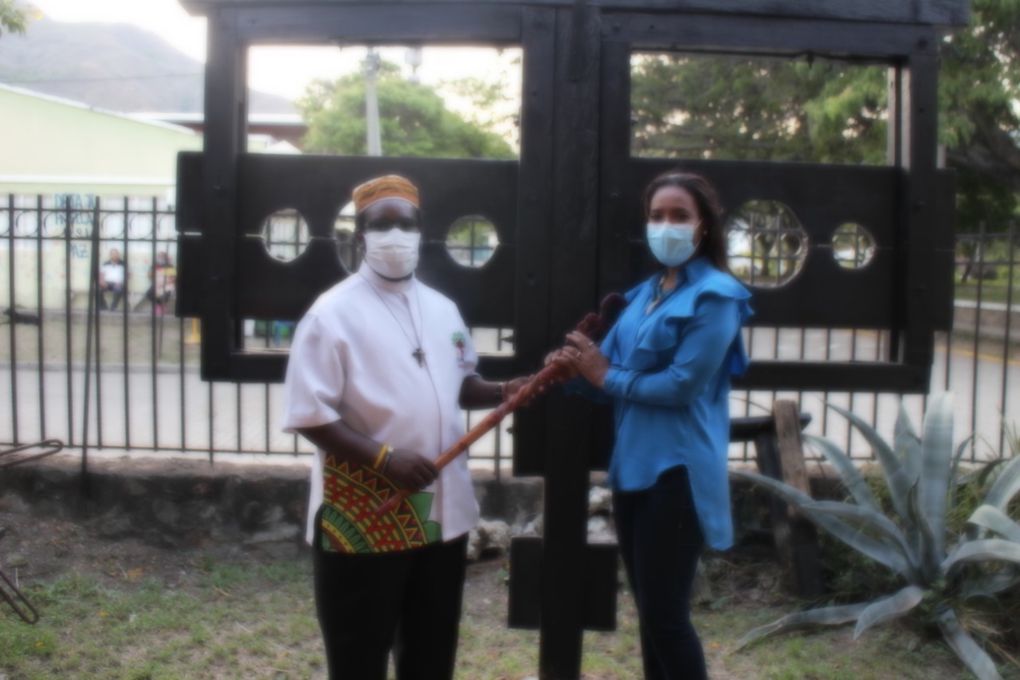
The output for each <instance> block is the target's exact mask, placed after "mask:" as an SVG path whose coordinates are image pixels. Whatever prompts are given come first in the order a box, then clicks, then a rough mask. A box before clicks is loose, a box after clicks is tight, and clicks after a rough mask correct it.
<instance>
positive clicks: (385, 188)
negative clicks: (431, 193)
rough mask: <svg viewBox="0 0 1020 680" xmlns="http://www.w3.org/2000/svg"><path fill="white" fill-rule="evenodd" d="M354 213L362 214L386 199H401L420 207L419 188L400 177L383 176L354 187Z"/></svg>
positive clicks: (352, 194)
mask: <svg viewBox="0 0 1020 680" xmlns="http://www.w3.org/2000/svg"><path fill="white" fill-rule="evenodd" d="M351 196H352V197H353V198H354V211H355V212H357V213H361V212H362V211H364V210H365V208H367V207H368V206H370V205H372V204H373V203H375V202H377V201H381V200H383V199H384V198H400V199H403V200H405V201H407V202H408V203H410V204H411V205H413V206H414V207H415V208H417V207H419V205H418V187H416V186H415V185H413V184H411V181H410V180H408V179H407V178H405V177H401V176H400V175H383V176H382V177H376V178H375V179H370V180H368V181H367V182H365V183H364V184H359V185H358V186H356V187H354V191H352V192H351Z"/></svg>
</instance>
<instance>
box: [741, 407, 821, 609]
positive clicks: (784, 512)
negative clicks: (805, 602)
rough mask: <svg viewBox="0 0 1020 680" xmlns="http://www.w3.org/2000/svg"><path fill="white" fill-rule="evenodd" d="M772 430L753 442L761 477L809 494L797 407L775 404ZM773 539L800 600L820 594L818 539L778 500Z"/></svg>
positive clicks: (773, 512) (773, 511)
mask: <svg viewBox="0 0 1020 680" xmlns="http://www.w3.org/2000/svg"><path fill="white" fill-rule="evenodd" d="M772 416H773V420H774V422H775V430H774V431H772V432H768V431H766V432H762V433H761V434H759V435H758V437H757V438H756V439H755V450H756V452H757V461H758V469H759V470H760V471H761V473H762V474H763V475H767V476H769V477H772V478H774V479H779V480H781V481H783V482H786V483H787V484H789V485H790V486H792V487H794V488H796V489H799V490H801V491H803V492H804V493H807V494H810V493H811V488H810V484H809V481H808V474H807V468H806V466H805V465H804V448H803V442H802V441H801V436H800V430H801V426H802V425H801V418H800V413H799V411H798V409H797V404H796V403H795V402H792V401H787V400H782V399H780V400H776V401H775V403H774V404H773V407H772ZM770 514H771V517H772V528H773V535H774V537H775V541H776V549H777V550H778V551H779V557H780V560H782V562H783V566H784V568H785V571H786V574H787V580H788V584H789V586H790V588H791V590H793V591H794V592H795V593H797V594H798V595H800V596H801V597H816V596H818V595H820V594H821V593H822V590H823V587H822V575H821V567H820V564H819V559H818V537H817V534H816V533H815V529H814V527H813V526H812V525H811V524H810V523H809V522H808V521H807V520H806V519H804V518H803V517H801V516H800V515H799V513H797V512H796V510H794V509H793V508H791V507H789V506H787V504H786V503H785V502H783V501H781V500H779V499H777V498H773V499H772V501H771V513H770Z"/></svg>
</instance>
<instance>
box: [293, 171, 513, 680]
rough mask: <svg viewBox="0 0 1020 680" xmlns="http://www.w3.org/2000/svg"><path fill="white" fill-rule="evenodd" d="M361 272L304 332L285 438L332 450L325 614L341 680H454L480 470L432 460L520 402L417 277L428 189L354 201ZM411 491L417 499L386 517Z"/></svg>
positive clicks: (384, 184)
mask: <svg viewBox="0 0 1020 680" xmlns="http://www.w3.org/2000/svg"><path fill="white" fill-rule="evenodd" d="M353 194H354V196H353V198H354V203H355V210H356V212H357V218H356V219H357V230H356V239H357V241H358V243H359V245H361V246H362V247H363V248H364V254H365V257H364V262H363V264H362V266H361V268H360V269H359V270H358V272H357V273H356V274H354V275H352V276H350V277H348V278H347V279H345V280H344V281H342V282H341V283H339V284H337V285H335V286H334V287H333V288H331V289H330V290H328V291H326V292H325V293H323V294H322V295H321V296H320V297H319V298H318V300H316V302H315V303H314V304H313V305H312V307H311V308H310V309H309V310H308V312H307V314H306V315H305V317H304V318H303V319H302V320H301V322H300V324H299V325H298V327H297V330H296V332H295V335H294V342H293V344H292V346H291V354H290V361H289V364H288V367H287V379H286V384H285V402H286V417H285V420H284V429H285V430H287V431H288V432H298V433H300V434H302V435H303V436H304V437H306V438H307V439H309V440H310V441H311V442H313V443H314V444H315V445H316V447H317V459H316V464H315V465H313V468H312V480H311V494H310V499H309V513H308V516H309V522H308V527H307V535H306V538H307V540H308V541H310V542H311V543H312V548H313V551H314V564H315V593H316V609H317V611H318V617H319V624H320V627H321V628H322V632H323V638H324V640H325V643H326V657H327V662H328V665H329V673H330V677H331V678H351V679H352V680H375V679H376V678H378V679H379V680H385V677H386V667H387V661H388V656H389V652H390V650H391V649H393V651H394V653H395V661H396V668H397V677H398V678H399V680H410V679H413V678H423V679H430V680H431V679H433V678H435V679H437V680H439V679H445V678H452V677H453V669H454V660H455V656H456V646H457V627H458V623H459V620H460V602H461V592H462V590H463V584H464V570H465V562H466V559H465V549H466V537H467V533H468V532H469V531H470V530H471V528H472V527H474V525H475V523H476V522H477V520H478V504H477V502H476V500H475V497H474V490H473V487H472V484H471V475H470V473H469V471H468V467H467V461H466V459H465V457H463V456H462V457H461V458H458V459H457V460H456V461H454V462H453V463H451V464H450V465H448V466H446V467H445V468H443V469H442V470H437V469H436V467H435V465H434V464H433V461H434V460H435V459H436V458H437V457H438V456H439V454H440V453H441V452H442V451H443V450H445V449H447V448H448V447H450V446H451V445H452V444H453V443H454V442H455V441H456V440H457V439H458V438H460V436H461V435H463V433H464V431H463V419H462V417H461V413H460V409H461V408H484V407H490V406H495V405H497V404H498V403H499V402H500V401H501V400H503V399H505V398H508V397H510V396H512V395H513V393H514V392H515V391H516V390H517V389H519V388H520V386H521V385H522V384H523V382H524V381H525V378H519V379H517V380H514V381H511V382H509V383H492V382H487V381H484V380H482V379H481V378H480V377H479V376H478V374H477V373H476V372H475V366H476V363H477V356H476V354H475V351H474V347H473V345H472V343H471V336H470V333H469V332H468V329H467V327H466V326H465V324H464V321H463V319H462V318H461V316H460V313H459V311H458V310H457V307H456V305H455V304H454V303H453V302H452V301H451V300H449V299H448V298H446V297H445V296H443V295H442V294H440V293H439V292H437V291H435V290H433V289H431V288H429V287H428V286H425V285H424V284H422V283H421V282H420V281H418V280H417V278H415V276H414V270H415V268H416V266H417V262H418V250H419V245H420V240H421V232H420V230H419V216H420V213H419V207H418V206H419V202H418V190H417V187H415V186H414V185H413V184H411V183H410V182H409V181H408V180H406V179H404V178H402V177H398V176H395V175H387V176H385V177H380V178H377V179H374V180H371V181H369V182H366V183H365V184H362V185H360V186H358V187H357V188H355V190H354V192H353ZM398 490H409V491H412V492H414V493H412V494H411V495H410V496H409V497H408V498H407V499H406V500H405V501H403V502H402V503H401V504H400V505H399V506H398V507H397V509H396V510H394V511H393V512H391V513H387V514H385V515H379V514H378V513H376V512H375V511H376V509H377V508H378V507H379V506H380V505H381V504H382V503H384V502H385V500H386V499H388V498H389V497H390V496H392V495H393V494H394V493H396V492H397V491H398Z"/></svg>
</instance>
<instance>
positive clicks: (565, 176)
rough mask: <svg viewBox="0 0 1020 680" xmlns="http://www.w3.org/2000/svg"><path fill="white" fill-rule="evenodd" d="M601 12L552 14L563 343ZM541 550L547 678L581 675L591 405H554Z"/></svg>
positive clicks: (589, 268)
mask: <svg viewBox="0 0 1020 680" xmlns="http://www.w3.org/2000/svg"><path fill="white" fill-rule="evenodd" d="M599 55H600V16H599V14H598V13H597V12H596V11H594V10H593V9H592V8H590V7H588V6H587V5H586V3H584V2H578V3H577V5H576V6H575V8H574V9H573V10H558V11H557V17H556V61H555V64H556V65H555V70H556V83H557V85H558V88H557V91H556V95H555V98H554V104H555V111H556V112H555V133H556V137H555V143H554V146H553V158H554V164H555V165H554V167H555V176H554V182H553V185H552V193H553V196H554V197H555V199H554V200H555V205H554V215H555V220H554V224H555V231H554V232H553V249H552V270H551V272H550V279H551V282H552V287H551V295H550V312H551V315H550V321H551V330H552V332H553V339H555V340H558V341H560V342H561V341H562V334H563V333H565V332H566V331H568V330H570V329H571V328H572V327H573V326H574V324H575V323H576V322H577V320H578V319H580V318H581V317H582V316H583V314H584V313H585V312H587V311H589V310H591V309H592V308H593V306H594V304H595V298H594V295H593V293H594V292H595V290H596V285H597V246H598V243H597V235H598V207H599V200H598V188H599V186H598V185H599V177H598V170H599V163H598V160H599V147H598V133H599V85H600V82H599V76H600V69H599ZM548 409H549V411H548V412H549V416H550V423H549V428H548V440H547V441H548V448H547V452H548V455H547V457H546V463H545V466H546V467H545V470H546V471H545V532H544V541H543V549H542V586H541V599H542V620H541V625H540V630H541V642H540V644H539V672H540V676H541V677H542V678H556V679H557V680H560V679H566V678H579V677H580V673H581V650H582V636H583V616H584V580H583V579H582V578H579V575H580V574H583V573H584V572H585V568H586V565H585V546H586V543H587V514H588V513H587V501H588V465H587V463H588V451H589V448H590V436H589V432H590V425H589V424H590V413H591V407H590V406H589V405H588V404H587V403H586V402H584V401H583V400H580V399H572V398H567V397H563V396H558V397H557V398H553V399H550V400H549V406H548Z"/></svg>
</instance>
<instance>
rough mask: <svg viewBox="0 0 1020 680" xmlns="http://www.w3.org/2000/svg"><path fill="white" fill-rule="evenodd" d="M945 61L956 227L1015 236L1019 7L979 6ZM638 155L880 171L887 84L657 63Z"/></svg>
mask: <svg viewBox="0 0 1020 680" xmlns="http://www.w3.org/2000/svg"><path fill="white" fill-rule="evenodd" d="M972 12H973V18H972V22H971V24H970V26H968V27H967V28H965V29H962V30H960V31H958V32H955V33H952V34H949V35H947V36H946V37H945V39H944V41H943V45H942V52H941V73H940V93H939V96H940V131H939V135H940V141H941V143H942V144H943V145H945V147H946V157H947V159H948V164H949V166H950V167H952V168H953V169H955V170H956V171H957V175H958V189H959V199H960V200H959V210H958V216H959V219H958V223H959V225H960V227H961V228H962V229H965V230H974V229H976V228H977V225H978V224H979V223H980V222H985V223H986V224H987V225H988V227H989V228H990V229H995V228H1003V227H1005V223H1006V221H1007V220H1008V219H1009V218H1010V217H1011V216H1013V215H1014V214H1015V212H1016V210H1017V205H1018V203H1017V195H1018V194H1020V119H1018V115H1017V112H1018V106H1020V105H1018V100H1020V0H973V3H972ZM631 97H632V110H633V117H634V140H633V148H634V150H635V152H636V153H637V154H639V155H651V156H671V157H681V158H728V159H735V160H781V161H811V162H823V163H850V164H861V163H863V164H882V163H884V162H885V161H886V154H887V152H886V148H887V141H886V138H887V135H886V130H887V124H886V115H887V110H888V91H887V72H886V69H885V68H884V67H883V66H881V65H859V64H852V63H846V62H838V61H829V60H823V59H814V60H809V59H805V58H801V59H780V58H767V57H752V56H746V57H745V56H722V55H683V54H649V55H640V56H638V57H637V58H636V59H635V63H634V73H633V81H632V95H631Z"/></svg>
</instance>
